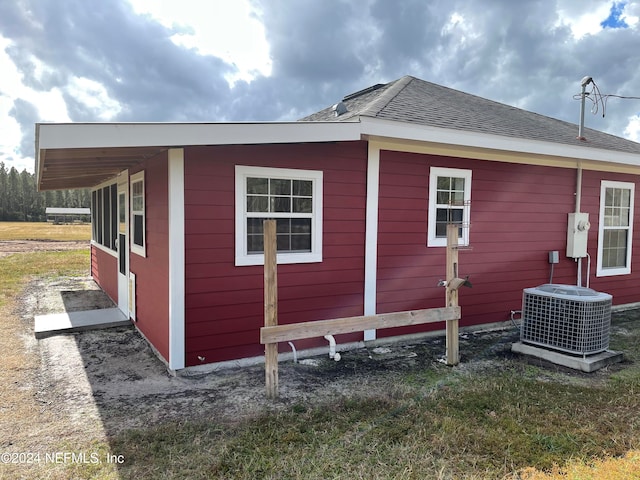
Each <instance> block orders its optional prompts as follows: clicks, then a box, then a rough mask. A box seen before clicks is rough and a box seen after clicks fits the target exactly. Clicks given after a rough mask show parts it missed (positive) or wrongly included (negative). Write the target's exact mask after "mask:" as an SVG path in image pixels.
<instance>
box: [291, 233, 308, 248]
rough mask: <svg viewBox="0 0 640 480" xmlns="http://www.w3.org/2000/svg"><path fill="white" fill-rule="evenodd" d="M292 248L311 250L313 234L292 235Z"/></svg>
mask: <svg viewBox="0 0 640 480" xmlns="http://www.w3.org/2000/svg"><path fill="white" fill-rule="evenodd" d="M291 250H295V251H303V252H310V251H311V234H309V235H292V236H291Z"/></svg>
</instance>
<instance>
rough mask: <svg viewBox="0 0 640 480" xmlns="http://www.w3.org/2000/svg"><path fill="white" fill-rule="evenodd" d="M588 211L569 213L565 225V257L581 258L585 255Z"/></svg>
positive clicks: (588, 225)
mask: <svg viewBox="0 0 640 480" xmlns="http://www.w3.org/2000/svg"><path fill="white" fill-rule="evenodd" d="M589 228H591V224H590V223H589V214H588V213H570V214H569V224H568V226H567V257H570V258H583V257H586V256H587V240H588V238H589Z"/></svg>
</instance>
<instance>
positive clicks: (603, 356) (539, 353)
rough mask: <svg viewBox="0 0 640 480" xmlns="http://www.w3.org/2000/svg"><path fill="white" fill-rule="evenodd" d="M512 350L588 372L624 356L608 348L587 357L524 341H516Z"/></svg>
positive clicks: (617, 360) (619, 359)
mask: <svg viewBox="0 0 640 480" xmlns="http://www.w3.org/2000/svg"><path fill="white" fill-rule="evenodd" d="M511 351H513V352H516V353H522V354H524V355H529V356H532V357H536V358H540V359H542V360H546V361H548V362H551V363H555V364H556V365H562V366H563V367H568V368H573V369H574V370H581V371H583V372H587V373H590V372H595V371H596V370H599V369H600V368H602V367H606V366H607V365H611V364H612V363H618V362H621V361H622V358H623V355H622V352H614V351H611V350H606V351H604V352H602V353H596V354H594V355H588V356H586V357H580V356H574V355H568V354H566V353H561V352H557V351H554V350H547V349H546V348H541V347H535V346H533V345H527V344H526V343H522V342H516V343H514V344H513V345H511Z"/></svg>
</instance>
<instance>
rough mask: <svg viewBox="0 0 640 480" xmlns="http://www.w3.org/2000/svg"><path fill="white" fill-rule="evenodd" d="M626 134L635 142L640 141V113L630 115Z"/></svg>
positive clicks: (625, 130)
mask: <svg viewBox="0 0 640 480" xmlns="http://www.w3.org/2000/svg"><path fill="white" fill-rule="evenodd" d="M624 136H625V137H627V138H628V139H629V140H633V141H634V142H640V114H639V115H635V116H633V117H629V123H628V125H627V128H625V129H624Z"/></svg>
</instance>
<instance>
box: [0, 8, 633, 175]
mask: <svg viewBox="0 0 640 480" xmlns="http://www.w3.org/2000/svg"><path fill="white" fill-rule="evenodd" d="M639 17H640V0H639V1H631V0H629V1H627V2H612V1H606V0H580V1H576V0H555V1H554V0H522V1H513V0H91V1H89V0H0V162H4V163H5V165H7V167H9V168H10V167H11V166H15V167H16V168H17V169H18V170H22V169H23V168H27V169H28V170H29V171H33V163H34V160H33V156H34V123H35V122H40V121H48V122H69V121H72V122H112V121H113V122H129V121H177V122H183V121H216V122H218V121H255V120H258V121H269V120H297V119H298V118H300V117H303V116H305V115H307V114H310V113H312V112H314V111H317V110H320V109H322V108H324V107H326V106H329V105H331V104H334V103H336V102H337V101H339V100H340V99H341V98H342V97H343V96H344V95H346V94H349V93H352V92H354V91H357V90H360V89H362V88H365V87H367V86H370V85H373V84H376V83H385V82H388V81H391V80H395V79H396V78H399V77H401V76H403V75H407V74H408V75H413V76H416V77H419V78H422V79H424V80H428V81H432V82H435V83H439V84H442V85H446V86H449V87H452V88H456V89H459V90H463V91H465V92H469V93H473V94H476V95H480V96H483V97H486V98H490V99H492V100H497V101H500V102H504V103H507V104H510V105H514V106H517V107H520V108H524V109H527V110H531V111H534V112H537V113H541V114H544V115H549V116H553V117H556V118H561V119H563V120H568V121H571V122H575V123H577V121H578V119H579V102H577V101H576V100H574V99H573V96H574V95H575V94H577V93H579V91H580V79H581V78H582V77H584V76H585V75H589V76H592V77H593V79H594V80H595V82H596V84H597V85H598V87H599V89H600V91H601V93H602V94H618V95H625V96H640V23H639ZM591 88H592V87H591V86H590V87H589V90H590V89H591ZM589 106H591V105H589ZM639 113H640V100H622V99H617V98H611V99H610V100H609V102H608V104H607V109H606V116H605V118H603V117H602V115H601V114H602V106H600V108H599V111H598V114H597V115H588V116H587V119H586V124H587V126H589V127H592V128H596V129H599V130H603V131H607V132H609V133H613V134H615V135H619V136H624V137H628V138H631V139H634V140H637V141H640V117H639V116H638V114H639Z"/></svg>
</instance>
